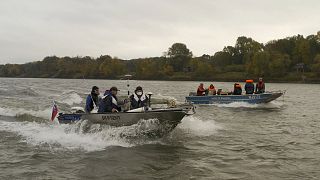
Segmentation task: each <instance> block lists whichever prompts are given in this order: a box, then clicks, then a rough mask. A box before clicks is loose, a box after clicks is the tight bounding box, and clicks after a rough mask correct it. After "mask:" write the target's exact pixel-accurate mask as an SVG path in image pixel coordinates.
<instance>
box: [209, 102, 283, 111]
mask: <svg viewBox="0 0 320 180" xmlns="http://www.w3.org/2000/svg"><path fill="white" fill-rule="evenodd" d="M211 106H217V107H225V108H253V109H260V108H261V109H280V108H282V107H284V106H285V103H284V102H283V101H272V102H269V103H261V104H250V103H246V102H233V103H229V104H211Z"/></svg>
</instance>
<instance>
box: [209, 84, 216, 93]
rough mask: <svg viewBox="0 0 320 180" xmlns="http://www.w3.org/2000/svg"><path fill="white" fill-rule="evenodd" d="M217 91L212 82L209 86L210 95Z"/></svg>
mask: <svg viewBox="0 0 320 180" xmlns="http://www.w3.org/2000/svg"><path fill="white" fill-rule="evenodd" d="M216 93H217V91H216V88H215V87H214V85H213V84H210V86H209V88H208V95H216Z"/></svg>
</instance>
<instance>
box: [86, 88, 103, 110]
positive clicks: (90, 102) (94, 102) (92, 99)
mask: <svg viewBox="0 0 320 180" xmlns="http://www.w3.org/2000/svg"><path fill="white" fill-rule="evenodd" d="M99 94H100V92H99V88H98V87H97V86H93V87H92V90H91V93H90V94H89V95H88V96H87V99H86V107H85V111H86V113H91V111H92V110H93V109H94V108H95V107H98V104H99Z"/></svg>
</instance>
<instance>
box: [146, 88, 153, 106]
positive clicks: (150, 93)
mask: <svg viewBox="0 0 320 180" xmlns="http://www.w3.org/2000/svg"><path fill="white" fill-rule="evenodd" d="M152 94H153V93H152V92H148V93H147V95H148V96H149V97H148V98H149V107H151V96H152Z"/></svg>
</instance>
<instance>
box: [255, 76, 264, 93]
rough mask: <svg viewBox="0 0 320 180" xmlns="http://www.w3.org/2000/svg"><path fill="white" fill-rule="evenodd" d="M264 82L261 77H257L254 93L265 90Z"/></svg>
mask: <svg viewBox="0 0 320 180" xmlns="http://www.w3.org/2000/svg"><path fill="white" fill-rule="evenodd" d="M265 88H266V87H265V84H264V82H263V79H262V78H259V81H258V82H257V84H256V94H261V93H264V92H265Z"/></svg>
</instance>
